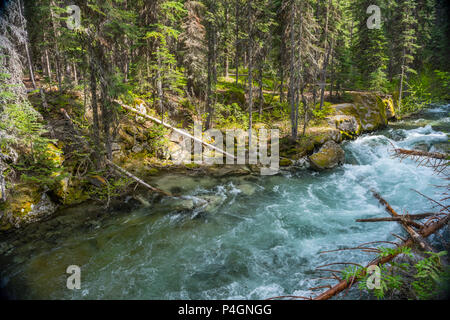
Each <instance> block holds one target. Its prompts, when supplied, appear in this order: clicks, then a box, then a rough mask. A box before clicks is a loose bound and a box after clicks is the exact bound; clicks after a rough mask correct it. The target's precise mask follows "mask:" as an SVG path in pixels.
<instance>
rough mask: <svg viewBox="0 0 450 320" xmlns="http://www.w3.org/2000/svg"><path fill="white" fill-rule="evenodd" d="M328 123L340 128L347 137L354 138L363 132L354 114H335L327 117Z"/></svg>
mask: <svg viewBox="0 0 450 320" xmlns="http://www.w3.org/2000/svg"><path fill="white" fill-rule="evenodd" d="M327 121H328V124H329V125H330V126H334V127H335V128H336V129H338V130H339V131H340V132H341V134H342V135H343V136H344V137H346V138H353V137H355V136H357V135H358V133H359V132H361V126H360V125H359V123H358V121H357V120H356V118H355V117H354V116H349V115H335V116H330V117H328V118H327Z"/></svg>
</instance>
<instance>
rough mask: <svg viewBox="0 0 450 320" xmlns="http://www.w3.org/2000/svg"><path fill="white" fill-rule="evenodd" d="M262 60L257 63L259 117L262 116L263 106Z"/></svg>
mask: <svg viewBox="0 0 450 320" xmlns="http://www.w3.org/2000/svg"><path fill="white" fill-rule="evenodd" d="M264 60H265V59H264V58H263V59H261V61H260V62H259V70H258V71H259V72H258V82H259V115H260V116H261V115H262V109H263V105H264V93H263V76H264V75H263V66H264Z"/></svg>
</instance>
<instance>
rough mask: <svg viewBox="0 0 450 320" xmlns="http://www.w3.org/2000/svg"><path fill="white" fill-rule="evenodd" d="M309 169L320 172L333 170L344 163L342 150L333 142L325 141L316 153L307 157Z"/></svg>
mask: <svg viewBox="0 0 450 320" xmlns="http://www.w3.org/2000/svg"><path fill="white" fill-rule="evenodd" d="M309 161H310V163H311V167H312V168H313V169H314V170H317V171H322V170H326V169H333V168H335V167H337V166H338V165H341V164H343V163H344V161H345V153H344V150H342V148H341V147H340V146H339V145H338V144H337V143H336V142H334V141H327V142H326V143H325V144H324V145H323V146H322V147H321V148H320V149H319V151H318V152H316V153H314V154H313V155H312V156H310V157H309Z"/></svg>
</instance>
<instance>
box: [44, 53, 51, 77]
mask: <svg viewBox="0 0 450 320" xmlns="http://www.w3.org/2000/svg"><path fill="white" fill-rule="evenodd" d="M45 65H46V68H47V77H48V80H49V81H50V83H52V70H51V68H50V59H49V57H48V50H47V49H45Z"/></svg>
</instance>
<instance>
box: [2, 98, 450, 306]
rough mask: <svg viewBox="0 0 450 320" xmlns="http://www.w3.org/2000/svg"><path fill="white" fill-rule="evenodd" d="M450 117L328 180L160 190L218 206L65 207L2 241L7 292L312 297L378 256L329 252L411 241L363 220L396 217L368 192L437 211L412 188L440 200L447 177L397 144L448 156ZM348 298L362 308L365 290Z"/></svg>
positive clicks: (411, 208)
mask: <svg viewBox="0 0 450 320" xmlns="http://www.w3.org/2000/svg"><path fill="white" fill-rule="evenodd" d="M449 111H450V105H446V106H440V107H434V108H432V109H428V110H427V111H424V112H422V113H421V114H419V115H417V116H415V117H413V118H411V119H408V120H406V121H400V122H397V123H394V124H392V125H391V126H390V127H389V128H387V129H385V130H383V131H379V132H376V133H372V134H367V135H363V136H361V137H359V138H358V139H356V140H354V141H348V142H344V144H343V147H344V149H345V151H346V163H345V165H343V166H342V167H340V168H337V169H335V170H332V171H329V172H324V173H320V174H319V173H315V172H312V171H308V170H304V171H297V172H289V171H286V172H283V173H282V174H279V175H276V176H271V177H267V176H243V177H234V178H221V179H219V178H218V179H213V178H208V177H203V178H198V177H188V176H181V175H165V176H162V177H160V178H158V180H155V181H152V183H153V184H155V183H156V184H157V185H158V186H160V187H162V188H166V189H173V188H175V189H177V190H178V191H181V192H182V194H183V195H184V196H185V199H186V201H193V202H195V201H198V199H204V198H207V199H210V204H209V205H208V206H206V207H205V206H203V207H200V208H198V209H195V210H191V211H182V212H180V211H177V210H176V208H175V207H174V206H172V205H171V204H172V203H173V201H172V200H171V199H166V200H163V202H162V203H153V202H152V201H151V200H150V206H140V207H136V208H133V209H132V210H115V211H113V212H108V213H106V212H104V211H102V210H98V208H97V207H95V208H93V207H91V206H89V205H81V206H78V207H74V208H70V209H66V210H64V211H61V212H59V213H58V214H56V215H55V216H54V217H53V218H51V219H49V220H47V221H44V222H40V223H37V224H34V225H30V226H28V227H26V228H25V229H24V230H23V232H22V233H17V234H13V235H9V236H8V237H3V238H2V239H0V241H1V242H0V268H1V269H0V279H1V280H0V281H1V282H0V288H1V290H2V291H3V292H4V294H5V295H7V297H9V298H15V299H266V298H269V297H273V296H279V295H287V294H293V295H301V296H304V295H306V296H309V295H312V294H314V293H313V292H311V291H308V290H307V289H308V288H310V287H315V286H318V285H324V284H327V283H331V284H332V282H331V281H328V282H327V281H326V280H325V281H324V280H321V281H320V280H314V278H318V277H321V276H324V273H323V272H314V269H315V267H317V266H319V265H324V264H327V263H332V262H337V261H346V262H348V261H352V262H358V263H364V262H368V261H369V260H370V259H371V258H372V257H371V255H370V254H367V253H364V252H361V251H356V250H355V251H341V252H334V253H327V254H319V252H320V251H324V250H333V249H338V248H345V247H354V246H356V245H358V244H361V243H365V242H369V241H380V240H383V241H395V240H396V238H395V237H394V236H393V235H392V233H396V234H400V235H404V232H403V231H402V229H401V228H400V227H399V226H398V224H396V223H393V222H382V223H358V222H355V219H358V218H371V217H384V216H387V213H386V212H385V211H384V209H383V208H382V207H380V205H379V204H378V202H377V200H376V199H374V198H373V196H372V194H371V193H370V192H369V189H370V188H374V189H375V190H377V191H378V192H380V193H381V195H382V196H383V197H384V198H385V199H386V200H387V201H389V202H390V204H391V205H392V206H393V208H394V209H395V210H396V211H398V212H409V213H420V212H426V211H430V209H431V208H432V206H431V204H430V203H429V202H428V201H427V200H426V199H424V198H422V197H420V196H418V194H417V193H415V192H414V191H412V190H411V189H412V188H414V189H416V190H418V191H420V192H422V193H424V194H426V195H428V196H431V197H436V191H437V189H436V188H435V187H434V185H439V184H441V185H442V184H443V180H442V178H440V177H438V176H436V175H435V174H434V173H433V171H432V170H431V169H428V168H424V167H417V164H416V163H414V162H413V161H410V160H404V161H402V162H400V161H399V160H398V159H394V158H392V157H391V150H392V146H391V144H390V143H392V144H394V145H395V146H398V147H403V148H414V147H415V148H420V149H422V150H428V151H447V152H448V148H449V143H448V135H447V134H448V132H449V127H450V123H449V119H450V118H449V117H448V115H449ZM444 237H445V238H447V239H448V238H449V235H448V234H444ZM432 241H433V239H432ZM436 245H437V244H436ZM69 265H78V266H80V267H81V289H80V290H69V289H67V288H66V280H67V277H68V276H69V275H68V274H66V268H67V267H68V266H69ZM364 297H365V296H363V298H364ZM346 298H359V292H358V290H357V289H356V288H355V289H352V290H351V293H350V294H349V295H348V296H347V297H346ZM366 298H367V297H366Z"/></svg>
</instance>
